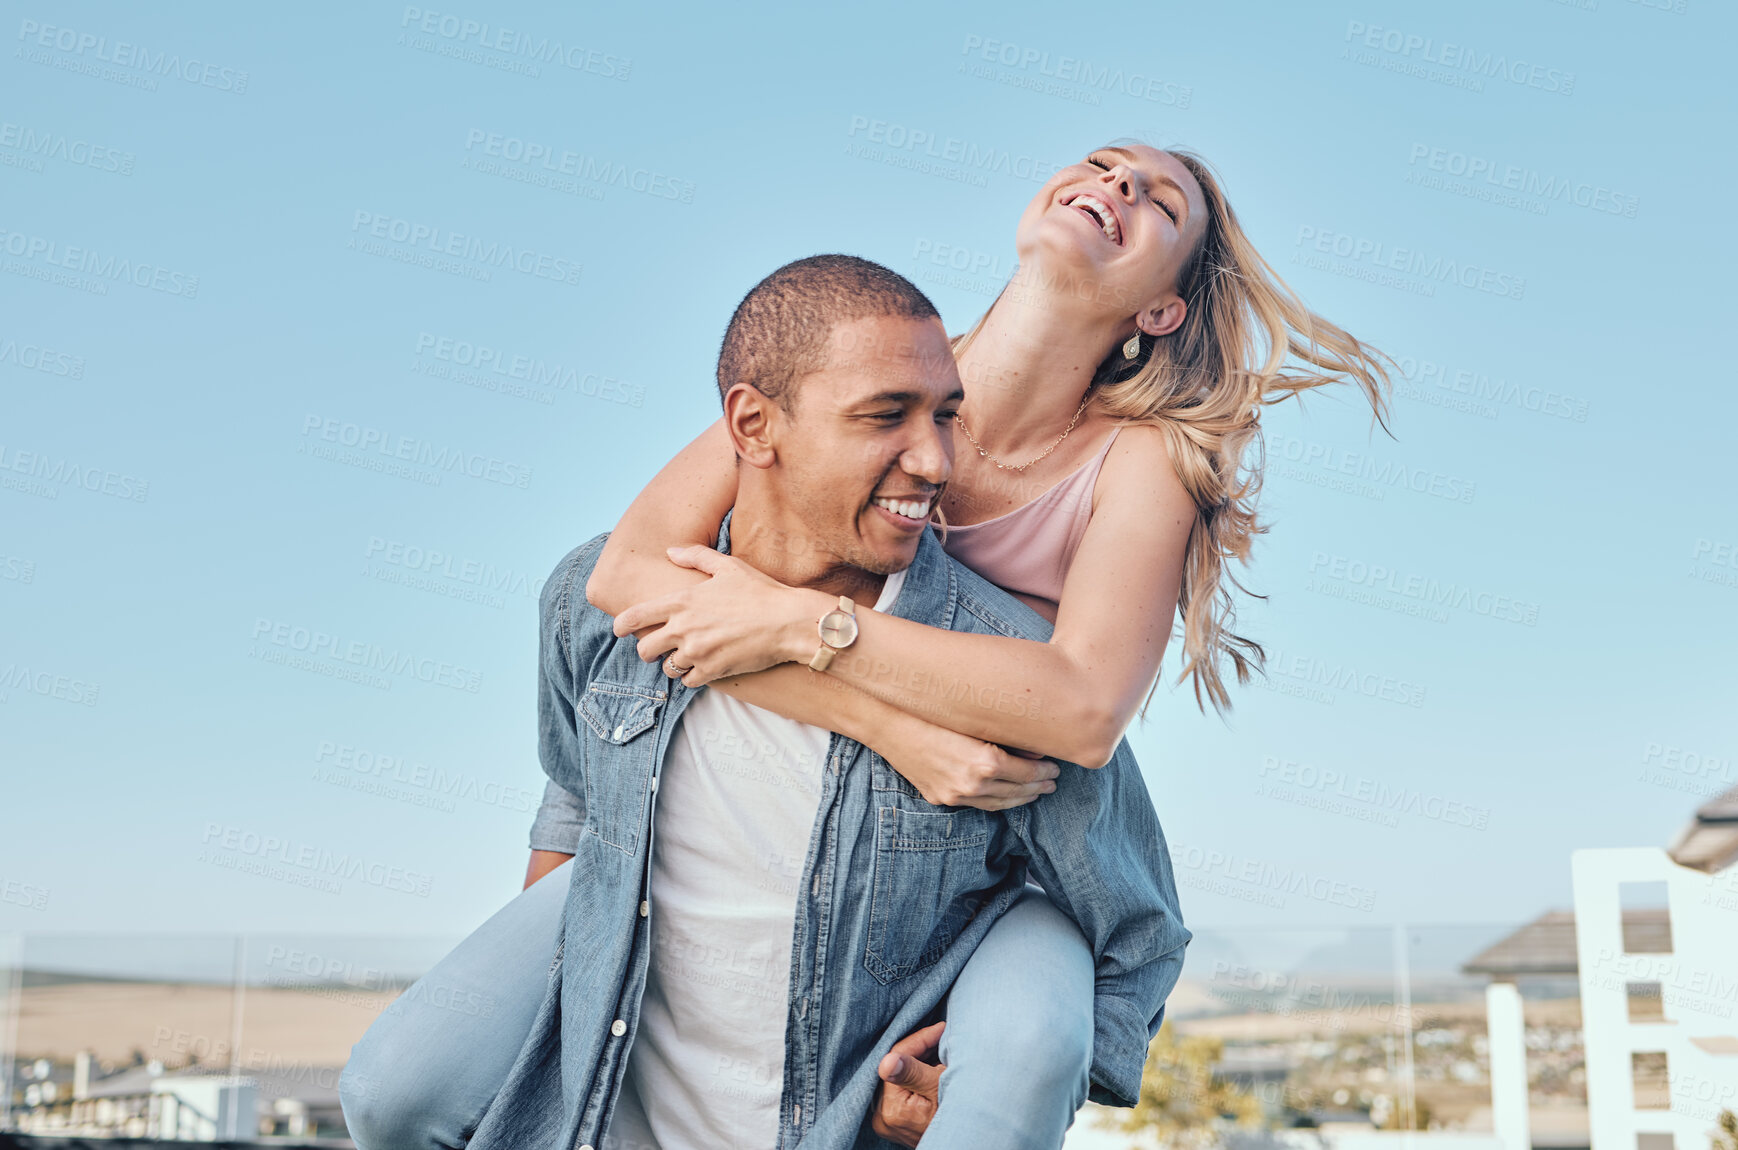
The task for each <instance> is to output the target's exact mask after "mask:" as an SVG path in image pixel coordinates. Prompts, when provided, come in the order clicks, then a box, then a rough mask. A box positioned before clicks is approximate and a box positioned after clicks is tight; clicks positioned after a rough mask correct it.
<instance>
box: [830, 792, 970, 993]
mask: <svg viewBox="0 0 1738 1150" xmlns="http://www.w3.org/2000/svg"><path fill="white" fill-rule="evenodd" d="M989 818H990V816H988V815H986V814H985V813H984V812H982V811H977V810H957V811H953V810H933V809H932V810H927V811H926V810H913V809H910V808H909V807H905V806H893V805H890V806H882V807H879V808H878V809H877V811H876V826H875V883H874V893H873V895H872V901H871V905H870V909H869V937H868V946H867V949H866V950H865V952H864V954H863V966H864V968H865V969H866V970H868V972H869V973H870V974H872V975H874V976H875V978H876V980H877V981H879V982H882V983H890V982H897V981H898V980H900V979H902V978H908V977H910V976H911V975H913V974H916V973H917V972H919V971H921V970H923V969H925V968H926V967H928V966H930V965H932V964H933V963H934V962H935V961H936V959H938V958H940V957H941V956H942V954H943V953H944V952H945V951H946V950H947V948H948V947H949V946H951V945H952V944H953V941H954V939H956V938H958V937H959V934H960V931H961V930H962V929H964V927H965V925H966V923H968V922H970V921H971V919H972V916H973V915H974V914H976V913H977V911H978V909H979V907H980V906H981V905H983V903H984V902H985V901H987V900H988V899H989V898H990V897H992V895H993V893H994V892H993V889H992V888H993V887H994V886H995V885H996V882H997V876H996V874H995V873H993V872H992V869H991V867H990V865H989V860H988V858H987V852H988V850H989V840H990V834H989V823H988V820H989Z"/></svg>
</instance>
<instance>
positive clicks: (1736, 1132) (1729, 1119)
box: [1708, 1110, 1738, 1150]
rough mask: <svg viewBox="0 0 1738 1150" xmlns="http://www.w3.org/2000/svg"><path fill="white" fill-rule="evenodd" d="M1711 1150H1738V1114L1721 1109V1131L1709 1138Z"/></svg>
mask: <svg viewBox="0 0 1738 1150" xmlns="http://www.w3.org/2000/svg"><path fill="white" fill-rule="evenodd" d="M1708 1143H1709V1146H1710V1150H1738V1114H1734V1113H1732V1112H1731V1111H1730V1110H1722V1111H1720V1132H1719V1133H1718V1134H1715V1135H1713V1136H1711V1137H1710V1138H1709V1139H1708Z"/></svg>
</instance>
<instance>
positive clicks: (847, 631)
mask: <svg viewBox="0 0 1738 1150" xmlns="http://www.w3.org/2000/svg"><path fill="white" fill-rule="evenodd" d="M820 632H821V646H820V649H819V650H817V651H816V652H815V657H814V658H813V659H810V660H809V670H811V671H825V670H826V669H827V667H828V666H829V665H830V664H831V663H832V662H833V656H834V655H837V654H838V653H839V652H840V651H843V650H844V649H845V648H846V647H849V646H850V645H851V644H852V643H855V642H856V641H857V604H856V602H855V601H853V600H852V598H851V597H850V596H849V595H841V596H839V605H838V606H837V607H835V608H833V609H832V610H831V611H828V612H827V613H826V614H825V615H822V616H821V623H820Z"/></svg>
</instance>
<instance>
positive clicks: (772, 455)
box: [724, 383, 785, 468]
mask: <svg viewBox="0 0 1738 1150" xmlns="http://www.w3.org/2000/svg"><path fill="white" fill-rule="evenodd" d="M784 418H785V413H784V412H783V411H782V410H780V409H779V405H778V404H777V403H776V402H775V401H773V400H771V399H768V398H767V396H766V394H765V393H764V392H762V391H761V390H760V389H759V388H758V387H755V386H754V385H753V384H752V383H739V384H737V385H736V386H735V387H732V388H731V389H730V390H729V391H727V392H725V393H724V428H725V430H726V431H727V432H729V434H730V442H731V445H732V446H734V447H735V448H736V456H737V458H738V459H741V460H742V461H743V462H744V463H747V464H748V465H749V466H751V467H761V468H766V467H771V466H772V465H773V464H775V463H777V462H778V450H777V448H776V447H775V446H774V440H775V439H776V437H777V434H778V433H777V430H776V424H777V423H778V422H779V421H780V420H782V419H784Z"/></svg>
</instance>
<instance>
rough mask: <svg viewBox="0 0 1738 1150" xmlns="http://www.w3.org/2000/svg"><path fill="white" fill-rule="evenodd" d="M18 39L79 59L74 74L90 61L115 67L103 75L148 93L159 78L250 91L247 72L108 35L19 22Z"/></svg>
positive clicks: (58, 62) (61, 63) (73, 69)
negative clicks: (115, 71) (111, 71)
mask: <svg viewBox="0 0 1738 1150" xmlns="http://www.w3.org/2000/svg"><path fill="white" fill-rule="evenodd" d="M18 39H19V40H21V41H23V42H24V44H25V46H26V47H29V48H52V49H54V50H55V51H57V52H62V53H69V54H71V55H72V56H74V57H77V59H76V60H74V61H68V62H69V63H73V64H75V65H78V64H83V65H84V67H82V68H81V67H76V66H75V67H73V68H72V69H70V70H72V71H86V70H89V69H90V68H91V67H92V65H90V64H89V63H88V62H89V61H96V62H98V63H101V64H108V65H112V69H119V70H120V71H119V72H118V73H117V74H116V75H114V76H104V77H103V78H104V79H120V78H123V77H125V78H126V79H127V80H129V81H131V82H132V83H133V86H135V87H143V88H145V89H146V90H147V91H156V89H157V84H156V78H158V77H160V78H162V79H176V80H184V81H186V82H187V83H189V84H195V85H198V86H199V87H202V88H216V89H217V90H218V91H220V92H235V93H237V94H238V95H239V94H240V93H242V92H245V91H247V73H246V72H243V71H241V70H240V69H239V68H226V67H224V66H223V65H221V64H210V63H206V62H204V61H202V60H199V59H197V58H195V57H192V56H189V57H187V58H186V59H183V58H182V57H181V55H180V54H179V53H175V52H168V51H155V52H153V51H152V50H151V49H149V48H146V47H144V46H143V45H139V44H131V43H128V42H127V41H125V40H116V41H115V42H113V43H110V42H109V38H108V37H107V36H98V35H96V34H94V33H91V32H80V31H78V30H77V29H74V28H57V27H55V26H54V25H53V24H43V23H40V22H38V21H35V20H20V21H19V22H18ZM35 62H36V63H50V64H53V65H55V66H63V62H62V61H58V60H54V59H53V58H52V57H50V58H47V59H42V60H37V61H35ZM112 69H109V70H112ZM99 71H107V70H99ZM134 73H139V74H138V75H134Z"/></svg>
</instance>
